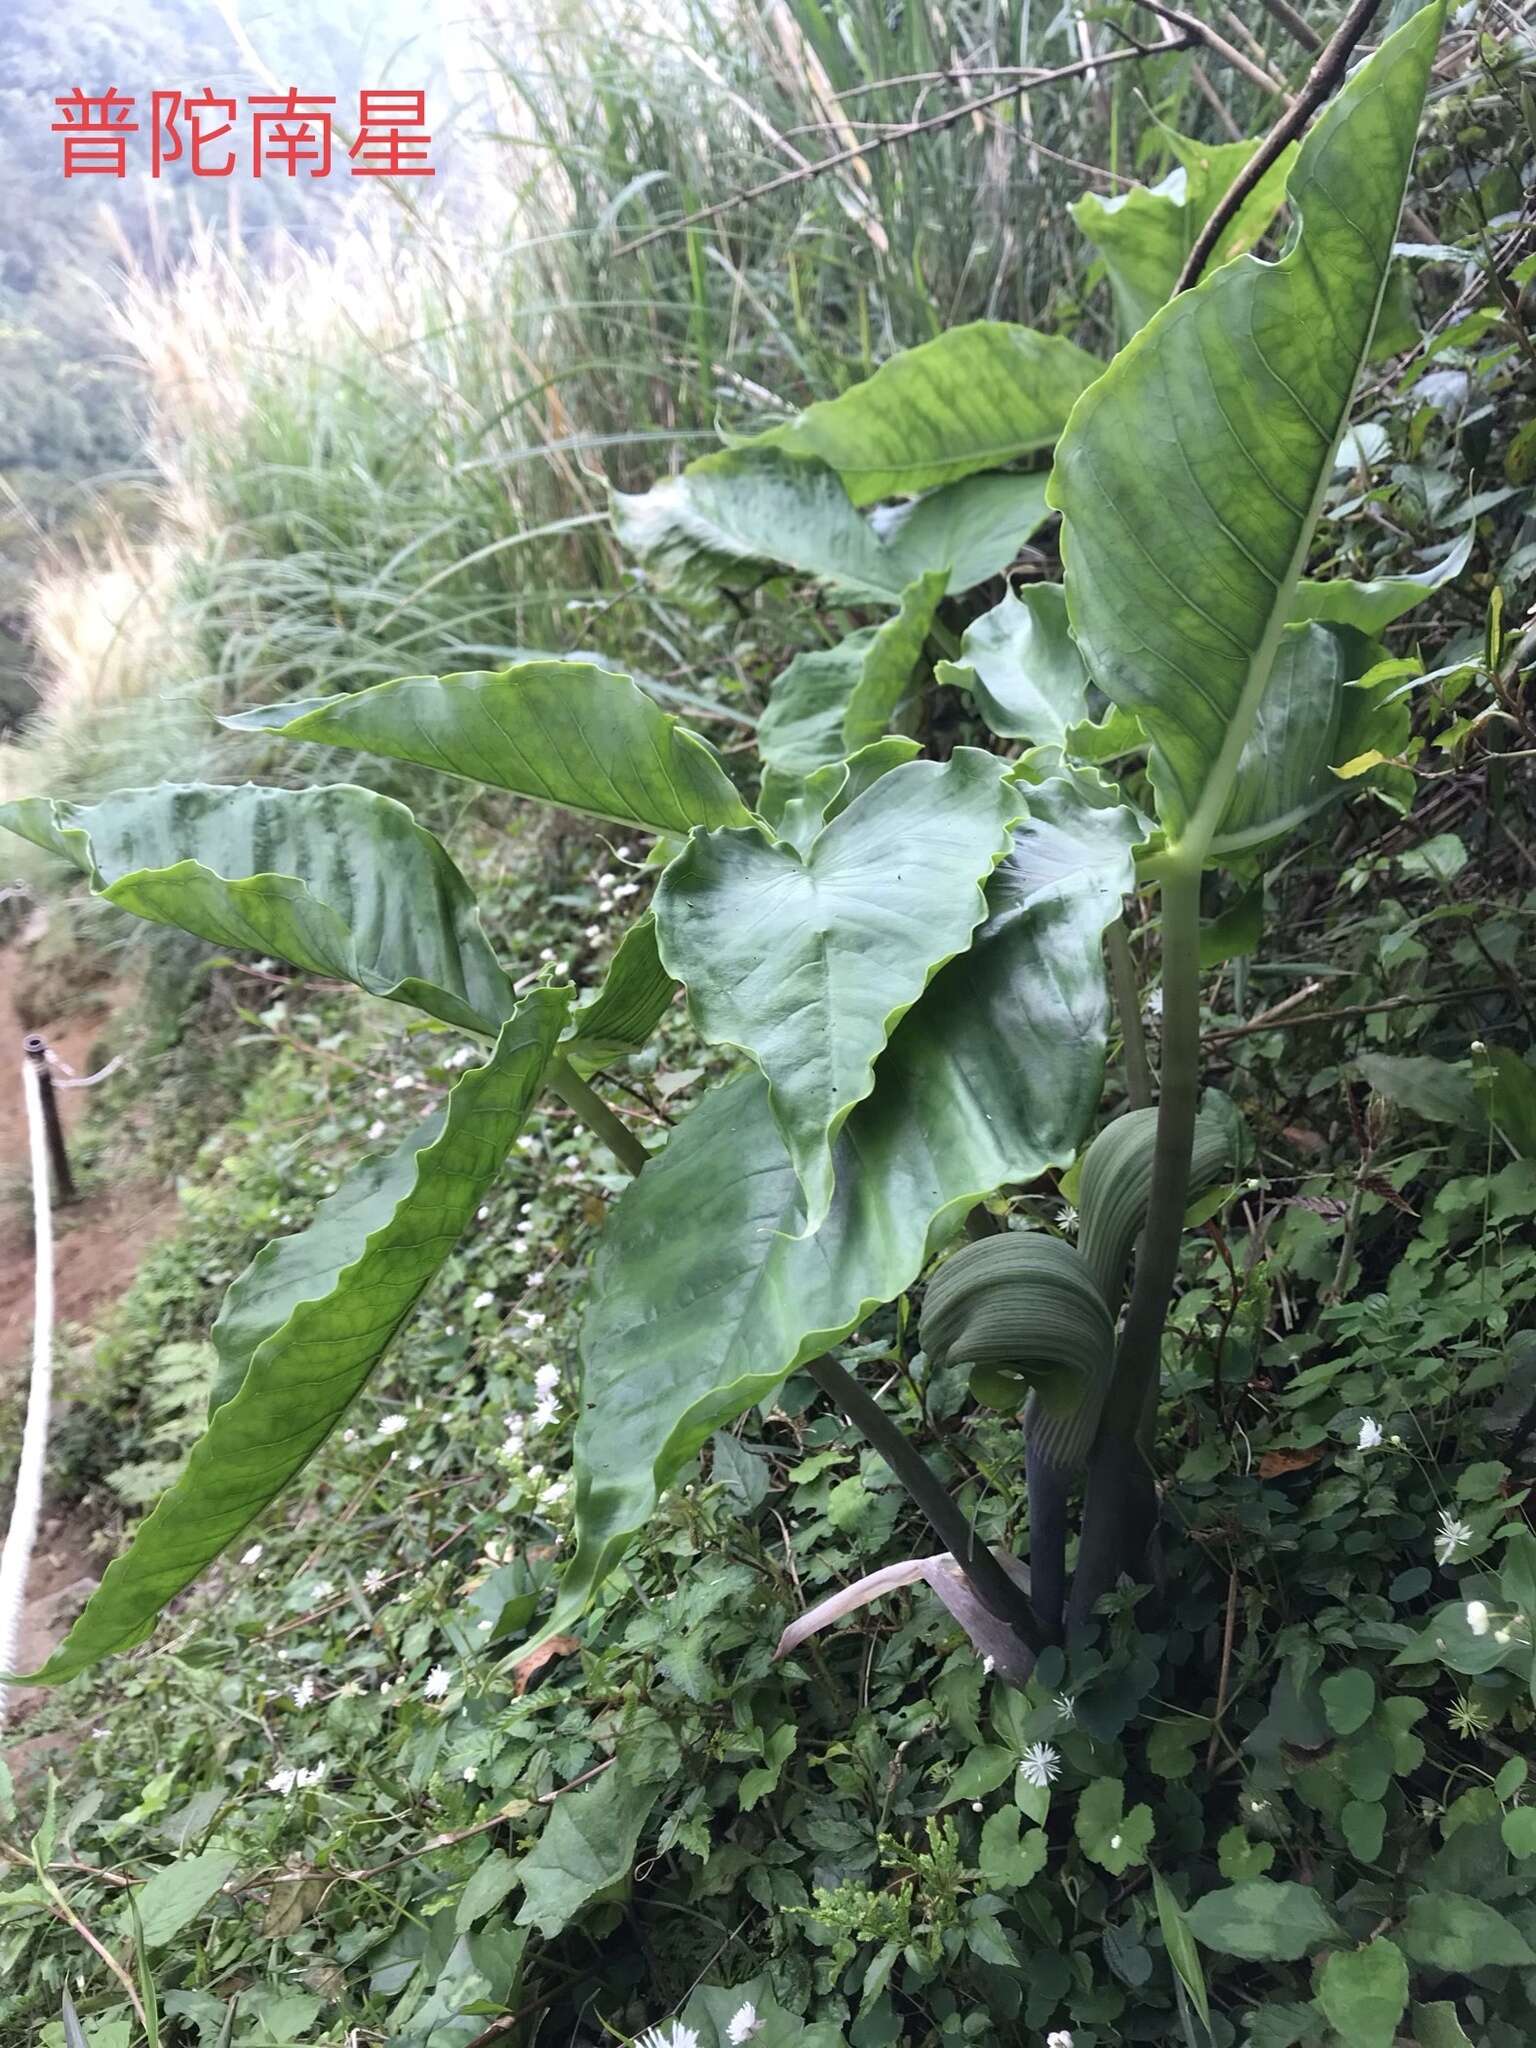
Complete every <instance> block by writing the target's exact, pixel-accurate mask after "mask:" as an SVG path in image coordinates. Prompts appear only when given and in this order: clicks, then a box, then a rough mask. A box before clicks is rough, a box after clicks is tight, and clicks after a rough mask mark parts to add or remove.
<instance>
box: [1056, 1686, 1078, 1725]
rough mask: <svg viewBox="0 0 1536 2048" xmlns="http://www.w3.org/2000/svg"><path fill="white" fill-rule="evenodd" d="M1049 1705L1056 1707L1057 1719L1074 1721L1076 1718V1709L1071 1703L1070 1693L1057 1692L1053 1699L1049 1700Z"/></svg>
mask: <svg viewBox="0 0 1536 2048" xmlns="http://www.w3.org/2000/svg"><path fill="white" fill-rule="evenodd" d="M1051 1705H1052V1706H1053V1707H1054V1708H1055V1709H1056V1714H1057V1718H1058V1719H1059V1720H1062V1721H1075V1720H1076V1719H1077V1709H1076V1707H1074V1706H1073V1704H1072V1695H1071V1693H1069V1692H1059V1693H1057V1695H1056V1697H1055V1699H1053V1700H1052V1701H1051Z"/></svg>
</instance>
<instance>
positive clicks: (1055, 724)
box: [936, 583, 1088, 747]
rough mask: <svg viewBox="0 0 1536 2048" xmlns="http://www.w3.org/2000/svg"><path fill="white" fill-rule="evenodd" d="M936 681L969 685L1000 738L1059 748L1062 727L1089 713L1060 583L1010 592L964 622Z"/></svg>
mask: <svg viewBox="0 0 1536 2048" xmlns="http://www.w3.org/2000/svg"><path fill="white" fill-rule="evenodd" d="M936 673H937V676H938V680H939V681H940V682H941V683H950V684H953V685H954V686H955V687H956V688H957V689H965V690H969V691H970V693H971V695H972V696H973V697H974V698H975V700H976V709H977V710H978V711H979V712H980V713H981V715H982V717H983V719H984V720H985V721H986V723H987V725H988V727H989V728H990V729H991V731H993V732H995V733H996V734H997V736H998V737H999V739H1005V740H1029V741H1030V742H1031V743H1032V744H1033V745H1035V746H1037V747H1046V746H1055V747H1061V746H1065V745H1066V743H1067V729H1068V727H1069V726H1074V725H1078V724H1080V723H1081V722H1082V721H1083V720H1084V719H1086V718H1087V716H1088V671H1087V669H1086V668H1085V667H1084V666H1083V657H1082V655H1081V654H1080V653H1079V652H1078V647H1077V642H1076V641H1075V640H1074V639H1073V638H1072V634H1071V629H1070V628H1069V626H1068V624H1067V594H1066V591H1065V589H1064V588H1063V587H1062V585H1061V584H1059V583H1029V584H1026V585H1025V587H1024V589H1023V590H1022V591H1021V592H1020V593H1019V595H1018V596H1017V597H1015V596H1014V594H1013V592H1012V591H1008V592H1006V593H1005V595H1004V596H1003V599H1002V601H1001V603H999V604H995V605H994V606H993V607H992V609H991V611H989V612H983V613H982V615H981V617H980V618H979V619H973V620H972V621H971V623H970V625H969V626H967V627H966V629H965V633H964V635H963V636H962V638H961V641H960V659H959V661H957V662H949V661H946V662H941V663H940V664H939V667H938V669H937V671H936Z"/></svg>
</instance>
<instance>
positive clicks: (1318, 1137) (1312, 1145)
mask: <svg viewBox="0 0 1536 2048" xmlns="http://www.w3.org/2000/svg"><path fill="white" fill-rule="evenodd" d="M1280 1135H1281V1137H1282V1138H1284V1140H1285V1142H1286V1143H1287V1144H1288V1145H1290V1146H1292V1147H1293V1148H1294V1149H1295V1150H1296V1151H1298V1152H1325V1151H1326V1150H1327V1149H1328V1140H1327V1139H1326V1138H1325V1137H1324V1136H1323V1134H1322V1133H1321V1131H1314V1130H1309V1129H1308V1127H1307V1126H1306V1125H1305V1124H1287V1125H1286V1127H1285V1129H1284V1130H1283V1131H1282V1132H1281V1133H1280Z"/></svg>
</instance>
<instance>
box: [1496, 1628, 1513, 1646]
mask: <svg viewBox="0 0 1536 2048" xmlns="http://www.w3.org/2000/svg"><path fill="white" fill-rule="evenodd" d="M1493 1640H1494V1641H1495V1642H1496V1643H1498V1644H1499V1645H1500V1646H1502V1645H1503V1644H1505V1643H1507V1642H1508V1641H1509V1630H1508V1629H1507V1628H1496V1629H1495V1630H1494V1632H1493Z"/></svg>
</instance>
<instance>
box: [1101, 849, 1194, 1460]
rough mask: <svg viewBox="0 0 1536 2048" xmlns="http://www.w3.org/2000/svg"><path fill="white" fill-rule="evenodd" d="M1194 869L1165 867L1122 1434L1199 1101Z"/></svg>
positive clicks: (1129, 1424)
mask: <svg viewBox="0 0 1536 2048" xmlns="http://www.w3.org/2000/svg"><path fill="white" fill-rule="evenodd" d="M1200 867H1201V863H1200V859H1199V857H1198V856H1197V855H1196V856H1191V857H1186V858H1182V859H1171V860H1170V861H1169V862H1168V864H1167V866H1166V867H1165V869H1164V872H1163V919H1162V923H1163V945H1162V952H1163V1056H1162V1065H1161V1070H1160V1084H1159V1090H1158V1103H1157V1137H1156V1141H1155V1145H1154V1149H1153V1154H1152V1189H1151V1199H1150V1201H1149V1204H1148V1208H1147V1220H1146V1224H1145V1226H1144V1227H1143V1229H1142V1233H1141V1242H1140V1243H1139V1245H1138V1246H1137V1250H1136V1274H1135V1278H1134V1280H1133V1282H1132V1284H1131V1298H1130V1304H1129V1306H1128V1308H1127V1309H1126V1312H1125V1323H1124V1326H1123V1328H1122V1329H1121V1332H1120V1344H1119V1350H1118V1353H1117V1356H1116V1359H1115V1377H1114V1381H1113V1384H1112V1385H1111V1388H1110V1393H1109V1400H1108V1402H1107V1404H1106V1407H1105V1416H1104V1419H1105V1422H1106V1423H1107V1424H1108V1425H1109V1426H1110V1427H1111V1428H1118V1429H1121V1430H1124V1431H1126V1432H1128V1433H1130V1432H1134V1431H1136V1430H1137V1428H1138V1426H1139V1424H1140V1422H1141V1419H1142V1412H1143V1408H1144V1405H1145V1397H1146V1388H1147V1384H1148V1381H1149V1380H1153V1381H1155V1379H1156V1376H1157V1370H1158V1363H1159V1353H1160V1350H1161V1345H1162V1334H1163V1323H1164V1320H1165V1318H1166V1316H1167V1313H1168V1303H1169V1300H1170V1299H1171V1297H1172V1294H1173V1283H1174V1277H1175V1275H1176V1274H1177V1272H1178V1265H1179V1248H1180V1244H1181V1242H1182V1240H1183V1234H1184V1210H1185V1206H1186V1204H1187V1202H1188V1198H1189V1161H1190V1153H1191V1150H1192V1148H1193V1145H1194V1139H1195V1116H1196V1113H1197V1111H1198V1109H1199V1102H1200Z"/></svg>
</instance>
